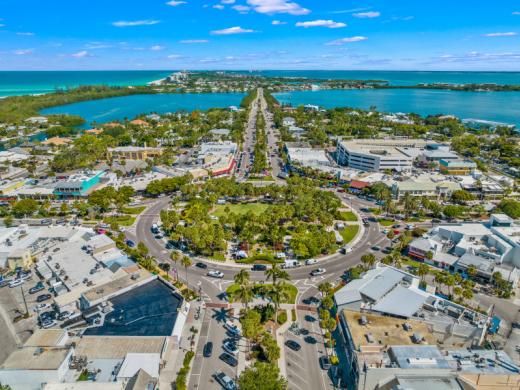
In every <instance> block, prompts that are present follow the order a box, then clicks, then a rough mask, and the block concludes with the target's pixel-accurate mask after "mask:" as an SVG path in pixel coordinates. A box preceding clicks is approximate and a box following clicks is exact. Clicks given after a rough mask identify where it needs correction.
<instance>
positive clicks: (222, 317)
mask: <svg viewBox="0 0 520 390" xmlns="http://www.w3.org/2000/svg"><path fill="white" fill-rule="evenodd" d="M230 311H231V309H224V308H223V307H222V308H220V309H213V315H212V316H211V318H213V319H215V320H216V321H217V322H226V320H228V319H230V315H229V312H230Z"/></svg>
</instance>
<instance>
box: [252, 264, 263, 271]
mask: <svg viewBox="0 0 520 390" xmlns="http://www.w3.org/2000/svg"><path fill="white" fill-rule="evenodd" d="M266 269H267V266H266V265H265V264H254V265H253V268H251V270H252V271H265V270H266Z"/></svg>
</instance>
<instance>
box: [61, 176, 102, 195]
mask: <svg viewBox="0 0 520 390" xmlns="http://www.w3.org/2000/svg"><path fill="white" fill-rule="evenodd" d="M104 176H105V172H104V171H84V172H82V173H78V174H73V175H70V176H69V177H67V178H65V179H62V180H59V181H58V182H57V183H56V187H55V188H54V195H56V196H57V197H60V198H70V197H82V196H87V195H88V194H89V193H90V192H91V191H92V190H94V189H95V187H96V186H98V185H99V184H100V183H101V180H102V178H103V177H104Z"/></svg>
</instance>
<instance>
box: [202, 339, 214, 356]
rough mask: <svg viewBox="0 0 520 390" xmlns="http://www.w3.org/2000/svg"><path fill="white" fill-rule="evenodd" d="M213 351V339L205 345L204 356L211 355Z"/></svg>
mask: <svg viewBox="0 0 520 390" xmlns="http://www.w3.org/2000/svg"><path fill="white" fill-rule="evenodd" d="M212 353H213V343H212V342H211V341H208V342H207V343H206V344H205V345H204V349H203V350H202V356H204V357H210V356H211V354H212Z"/></svg>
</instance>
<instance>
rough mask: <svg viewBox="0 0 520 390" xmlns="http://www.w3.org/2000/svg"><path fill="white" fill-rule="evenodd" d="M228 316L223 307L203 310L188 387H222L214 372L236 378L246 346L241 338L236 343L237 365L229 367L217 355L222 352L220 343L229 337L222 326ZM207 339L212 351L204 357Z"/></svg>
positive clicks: (242, 363)
mask: <svg viewBox="0 0 520 390" xmlns="http://www.w3.org/2000/svg"><path fill="white" fill-rule="evenodd" d="M230 318H231V317H230V312H228V311H227V310H226V309H223V308H207V309H206V310H205V315H204V320H203V322H202V327H201V330H200V338H199V343H198V346H197V351H196V355H195V359H194V362H193V366H192V367H193V368H192V372H191V376H190V380H189V384H188V388H189V389H193V390H195V389H197V390H199V389H204V390H206V389H221V388H222V387H221V386H220V385H219V384H218V383H217V381H216V380H215V379H214V377H213V375H214V374H215V372H217V371H222V372H224V373H225V374H226V375H228V376H229V377H230V378H232V379H236V377H237V374H238V372H239V369H240V368H241V367H243V366H244V360H245V353H244V351H245V348H246V346H245V342H244V340H243V339H241V340H240V341H239V344H238V347H239V350H240V352H239V359H238V360H239V364H238V366H237V367H231V366H229V365H228V364H227V363H225V362H223V361H222V360H220V359H219V356H220V355H221V354H222V353H223V352H224V350H223V349H222V344H223V343H224V341H226V340H228V339H230V335H228V334H227V332H226V330H225V329H224V326H223V325H224V323H225V322H226V321H227V320H229V319H230ZM208 341H211V342H212V343H213V352H212V354H211V356H210V357H204V356H203V349H204V345H205V344H206V343H207V342H208Z"/></svg>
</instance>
